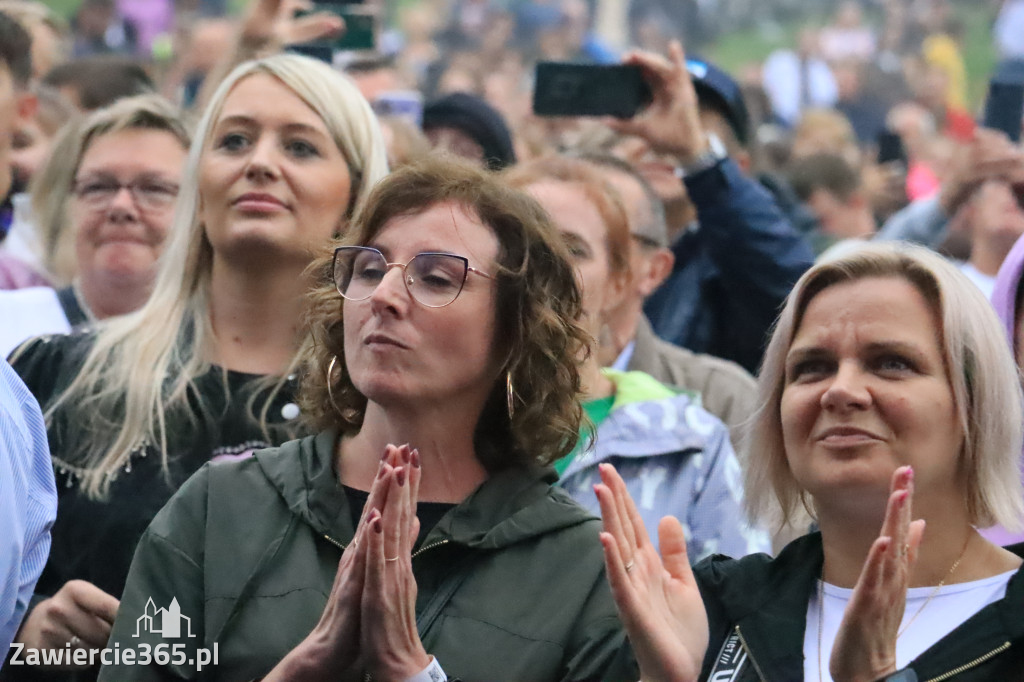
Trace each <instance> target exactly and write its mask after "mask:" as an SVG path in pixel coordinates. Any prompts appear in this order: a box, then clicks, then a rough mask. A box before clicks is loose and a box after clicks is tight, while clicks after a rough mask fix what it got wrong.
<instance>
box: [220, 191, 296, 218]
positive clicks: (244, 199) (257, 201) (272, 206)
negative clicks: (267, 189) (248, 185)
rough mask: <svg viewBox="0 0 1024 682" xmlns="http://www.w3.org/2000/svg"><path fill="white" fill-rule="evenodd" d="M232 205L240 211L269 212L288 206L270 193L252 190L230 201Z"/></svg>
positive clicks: (281, 209)
mask: <svg viewBox="0 0 1024 682" xmlns="http://www.w3.org/2000/svg"><path fill="white" fill-rule="evenodd" d="M232 205H233V206H234V207H235V208H237V209H238V210H240V211H251V212H254V213H271V212H274V211H283V210H285V209H286V208H288V207H287V206H285V203H284V202H283V201H281V200H280V199H278V198H277V197H275V196H273V195H271V194H262V193H253V192H250V193H247V194H243V195H242V196H240V197H238V198H237V199H235V200H234V201H233V202H232Z"/></svg>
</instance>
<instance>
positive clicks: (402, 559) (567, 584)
mask: <svg viewBox="0 0 1024 682" xmlns="http://www.w3.org/2000/svg"><path fill="white" fill-rule="evenodd" d="M339 244H340V245H338V246H337V247H336V248H335V249H334V250H333V253H331V254H325V255H324V256H323V257H321V258H320V259H319V260H318V261H316V262H315V263H314V265H313V268H314V274H315V275H316V277H317V280H318V282H319V287H318V288H317V289H316V290H315V291H314V292H313V293H312V294H311V312H310V316H309V319H310V324H311V330H312V341H311V343H310V347H309V358H310V363H309V372H308V374H307V375H306V377H305V379H304V386H303V389H302V393H303V403H304V412H305V414H307V415H310V416H311V417H312V418H313V420H314V422H315V425H316V426H317V427H319V429H321V432H320V434H319V435H316V436H312V437H309V438H306V439H303V440H298V441H292V442H290V443H288V444H286V445H284V446H282V447H280V448H272V449H268V450H263V451H260V452H257V453H256V455H255V457H253V458H251V459H249V460H244V461H239V462H232V463H221V464H215V465H210V466H206V467H204V468H203V469H202V470H201V471H200V472H199V473H198V474H197V475H196V476H194V477H193V478H192V479H191V480H190V481H189V482H188V483H187V484H186V485H185V486H184V487H183V488H182V489H181V491H180V493H179V494H178V495H177V496H176V497H175V498H174V499H172V500H171V502H170V503H169V504H168V506H167V507H165V508H164V509H163V510H162V511H161V512H160V514H159V515H158V516H157V518H156V519H155V520H154V522H153V524H152V525H151V526H150V528H149V529H148V531H147V532H146V535H145V536H144V538H143V540H142V542H141V544H140V545H139V549H138V552H137V553H136V556H135V561H134V563H133V566H132V569H131V574H130V576H129V579H128V585H127V587H126V589H125V595H124V600H123V602H122V606H121V610H120V613H119V617H118V620H117V622H116V623H115V625H114V630H113V634H112V638H111V643H110V644H109V646H111V647H116V646H117V645H118V644H119V645H120V646H121V647H132V648H138V647H139V643H140V641H141V642H142V643H151V644H152V645H154V646H155V645H158V644H169V645H171V647H173V648H174V650H175V651H178V648H177V647H178V646H179V645H181V650H182V651H183V653H182V656H181V659H180V660H181V661H182V662H181V664H178V663H177V662H176V661H172V662H170V663H167V664H166V665H158V666H156V668H154V667H148V668H142V667H137V666H136V667H131V666H122V667H118V666H109V667H105V668H104V671H103V673H102V674H101V679H111V680H112V679H117V680H138V679H147V680H148V679H171V678H173V679H194V678H197V677H199V676H200V675H201V671H200V669H199V668H198V667H197V666H196V665H194V664H191V663H186V662H187V661H198V660H199V657H200V656H202V655H203V654H202V652H200V651H199V649H208V650H211V651H216V652H217V655H218V665H217V667H216V668H214V669H213V672H212V674H213V676H214V677H216V678H218V679H252V678H263V679H265V680H281V679H287V680H326V679H331V680H347V679H363V675H364V674H370V675H372V676H373V677H374V678H375V679H380V680H405V679H424V680H438V679H444V672H441V670H440V668H441V667H443V670H444V671H445V672H447V673H448V674H449V675H452V676H453V677H458V678H461V679H463V680H510V681H511V680H531V681H536V682H543V681H545V680H585V679H597V678H600V677H606V679H623V680H625V679H630V675H629V674H628V673H623V674H622V675H619V674H618V673H616V672H615V671H614V669H615V668H616V664H615V659H617V656H618V655H619V654H618V653H617V652H621V650H622V648H623V645H624V638H623V635H622V629H621V625H620V624H619V622H618V619H617V618H616V615H615V607H614V604H613V602H612V599H611V595H610V592H609V589H608V586H607V583H606V580H605V576H604V570H603V567H602V560H601V552H600V545H599V543H598V542H597V534H598V523H597V521H596V520H595V519H594V518H593V517H591V516H590V515H588V514H587V513H586V512H585V511H583V509H582V508H580V507H578V506H577V505H576V504H575V503H574V502H572V500H571V499H570V498H569V497H568V495H566V494H565V493H564V492H563V491H561V490H560V489H557V488H554V487H552V483H553V482H554V480H555V475H554V472H553V471H552V470H551V469H550V468H548V466H547V465H549V464H550V463H551V462H553V461H555V460H557V459H558V458H560V457H562V456H563V455H565V454H566V453H567V452H569V450H570V449H571V448H572V447H573V444H574V443H575V440H576V436H577V433H578V428H579V423H580V420H581V418H582V416H581V414H582V413H581V408H580V404H579V391H580V377H579V362H580V360H581V358H582V357H583V356H584V354H585V353H586V342H587V340H588V337H587V334H586V332H584V331H583V329H582V328H581V327H580V326H579V322H578V320H579V317H580V313H581V300H580V293H579V290H578V288H577V285H576V280H575V277H574V273H573V269H572V266H571V265H570V262H569V259H568V254H567V253H566V250H565V246H564V245H563V243H562V240H561V239H560V237H559V236H558V233H557V232H556V231H555V229H554V228H553V226H552V225H551V223H550V222H549V219H548V217H547V216H546V214H545V213H544V211H543V210H542V209H541V207H540V206H539V205H538V204H537V203H536V202H535V201H533V200H532V199H530V198H529V197H528V196H526V195H525V194H522V193H520V192H518V191H516V190H514V189H511V188H509V187H507V186H506V185H504V184H503V183H502V181H501V180H500V179H496V178H494V177H491V176H488V175H487V174H486V173H484V172H483V171H480V170H476V169H472V168H469V167H467V166H465V165H461V164H456V163H454V162H451V161H443V160H436V159H433V160H425V161H423V162H421V163H419V164H414V165H412V166H409V167H406V168H403V169H401V170H399V171H397V172H396V173H394V174H392V175H391V176H389V177H388V178H386V179H385V180H383V181H382V182H381V183H380V184H379V185H378V186H377V187H376V189H375V190H374V191H373V193H372V194H371V196H370V199H369V201H368V203H367V205H366V206H365V207H364V209H363V210H361V211H360V212H359V213H358V214H357V215H356V217H355V218H354V220H353V221H352V223H351V226H350V230H349V232H348V233H347V234H346V235H345V237H344V238H343V240H342V241H341V242H340V243H339ZM396 444H402V445H396ZM382 454H383V457H382ZM339 559H340V563H339ZM150 599H152V600H153V603H154V604H155V605H156V606H157V607H163V606H165V605H166V604H170V603H171V602H172V599H176V602H175V604H176V605H177V606H178V607H180V613H181V615H183V616H187V617H188V618H190V619H191V621H190V624H191V632H192V633H194V634H195V635H196V637H195V638H188V637H187V636H185V635H187V633H185V632H184V630H183V632H182V634H183V637H182V638H181V639H180V640H175V639H171V640H168V638H167V637H166V636H164V637H160V636H159V634H149V633H145V632H142V633H139V628H138V623H137V619H138V618H139V617H140V616H143V615H144V613H150V612H151V611H152V609H150V610H147V609H146V605H147V601H148V600H150ZM143 630H145V628H143ZM136 634H139V635H140V636H141V637H142V639H141V640H139V639H136V638H135V635H136ZM435 656H436V658H434V657H435ZM609 675H610V677H607V676H609Z"/></svg>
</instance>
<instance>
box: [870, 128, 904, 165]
mask: <svg viewBox="0 0 1024 682" xmlns="http://www.w3.org/2000/svg"><path fill="white" fill-rule="evenodd" d="M877 144H878V163H879V164H885V163H893V162H899V163H902V164H903V165H904V166H906V165H907V150H906V149H904V147H903V138H902V137H900V136H899V134H898V133H894V132H892V131H891V130H883V131H882V132H880V133H878V139H877Z"/></svg>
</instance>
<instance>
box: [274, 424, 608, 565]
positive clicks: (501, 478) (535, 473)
mask: <svg viewBox="0 0 1024 682" xmlns="http://www.w3.org/2000/svg"><path fill="white" fill-rule="evenodd" d="M337 441H338V433H337V432H336V431H325V432H323V433H320V434H319V435H316V436H309V437H306V438H303V439H300V440H295V441H290V442H288V443H285V444H284V445H282V446H281V447H279V448H272V449H268V450H261V451H259V452H257V453H256V455H255V457H256V460H257V463H258V465H259V467H260V468H261V470H262V471H263V474H264V476H266V477H267V480H269V481H270V483H271V485H273V486H274V487H275V488H276V489H277V491H278V492H279V493H280V495H281V497H282V498H283V499H284V500H285V502H286V504H287V505H288V508H289V509H290V510H291V511H292V513H293V514H295V515H297V516H299V517H300V518H301V519H302V520H303V521H305V522H306V523H308V524H309V525H310V526H312V527H313V528H314V529H315V530H316V531H317V532H319V533H321V534H322V535H326V536H328V537H330V538H332V539H335V540H337V541H338V542H341V543H342V544H344V545H347V544H348V543H349V542H350V541H351V539H352V537H353V535H354V534H355V529H354V528H353V527H352V516H351V514H350V512H349V508H348V498H347V497H346V495H345V492H344V490H343V489H342V487H341V484H340V483H339V482H338V477H337V474H336V472H335V470H334V466H333V459H334V457H333V454H334V450H335V446H336V443H337ZM557 480H558V477H557V474H556V473H555V471H554V469H552V468H550V467H535V468H530V469H521V468H519V469H507V470H505V471H501V472H497V473H494V474H492V475H491V476H490V477H489V478H488V479H487V480H486V481H484V482H483V483H482V484H481V485H480V487H478V488H477V489H476V490H475V491H474V492H473V493H472V494H470V495H469V497H467V498H466V499H465V500H463V501H462V502H461V503H460V504H459V505H457V506H456V507H455V508H454V509H452V510H451V511H449V512H448V513H447V514H446V515H445V516H444V518H442V519H441V521H439V522H438V524H437V526H435V527H434V529H433V530H432V531H431V532H430V534H429V535H428V536H427V537H426V539H425V540H424V541H423V545H424V546H427V545H429V544H433V543H435V542H440V541H442V540H447V541H449V542H453V543H457V544H461V545H464V546H466V547H472V548H477V549H485V550H489V549H500V548H502V547H507V546H509V545H512V544H515V543H517V542H520V541H522V540H526V539H528V538H531V537H535V536H540V535H544V534H547V533H549V532H553V531H555V530H560V529H562V528H567V527H570V526H575V525H579V524H582V523H585V522H587V521H592V520H595V518H596V517H594V516H592V515H591V514H589V513H588V512H587V511H585V510H584V509H583V508H582V507H580V506H579V505H577V504H576V503H575V502H574V501H573V500H572V498H571V497H569V495H568V494H566V493H565V491H563V490H562V489H560V488H555V487H553V486H552V484H553V483H554V482H555V481H557Z"/></svg>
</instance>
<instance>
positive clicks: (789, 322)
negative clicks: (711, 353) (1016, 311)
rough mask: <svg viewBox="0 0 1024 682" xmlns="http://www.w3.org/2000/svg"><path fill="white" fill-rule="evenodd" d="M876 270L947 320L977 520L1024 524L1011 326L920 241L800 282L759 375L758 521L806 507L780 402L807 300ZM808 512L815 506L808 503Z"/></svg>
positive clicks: (753, 497)
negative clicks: (1007, 336)
mask: <svg viewBox="0 0 1024 682" xmlns="http://www.w3.org/2000/svg"><path fill="white" fill-rule="evenodd" d="M871 277H899V278H902V279H904V280H906V281H908V282H910V283H911V284H912V285H913V286H914V287H916V288H917V289H918V291H920V292H921V294H922V296H924V298H925V300H926V301H928V303H929V305H930V306H931V308H932V310H933V311H934V313H935V316H936V319H938V320H939V324H940V326H941V329H940V330H939V333H940V341H941V345H942V348H941V351H942V354H943V359H944V360H945V365H946V371H947V372H948V375H949V382H950V386H951V387H952V391H953V399H954V401H955V403H956V411H957V418H958V420H959V422H960V427H961V428H962V429H963V433H964V445H963V450H962V452H961V455H960V456H961V458H962V464H963V470H964V471H965V472H966V476H967V481H966V487H967V490H966V496H967V510H968V514H969V515H970V520H971V523H972V524H974V525H976V526H978V527H988V526H991V525H993V524H995V523H998V524H1000V525H1002V526H1004V527H1005V528H1008V529H1010V530H1017V529H1019V528H1021V526H1022V520H1024V488H1022V485H1021V471H1020V465H1019V461H1020V457H1021V442H1022V431H1024V407H1022V399H1021V385H1020V381H1019V378H1018V376H1019V375H1018V371H1017V367H1016V364H1015V363H1014V360H1013V357H1012V355H1011V353H1010V350H1009V346H1008V345H1007V343H1006V339H1005V338H1004V332H1003V329H1002V325H1001V324H1000V322H999V320H998V318H997V317H996V314H995V311H993V309H992V306H991V305H990V304H989V302H988V300H987V299H986V298H985V296H984V295H983V294H982V293H981V291H980V290H979V289H978V288H977V286H975V285H974V284H973V283H972V282H971V281H970V280H968V279H967V277H965V276H964V275H963V274H962V273H961V272H960V271H959V270H957V269H956V267H954V266H953V265H952V264H951V263H949V262H948V261H947V260H946V259H944V258H942V257H941V256H939V255H938V254H936V253H934V252H932V251H930V250H928V249H926V248H923V247H920V246H913V245H910V244H896V243H893V244H866V245H864V246H861V247H858V248H857V249H856V250H855V251H853V252H851V253H848V254H845V255H843V256H839V257H837V258H835V259H832V260H828V261H824V262H819V263H818V264H816V265H815V266H814V267H812V268H811V269H810V270H808V271H807V272H806V273H804V275H803V277H801V278H800V280H799V281H798V282H797V283H796V286H795V287H794V288H793V291H792V292H790V294H789V297H788V298H787V300H786V306H785V308H784V309H783V311H782V314H781V315H780V316H779V319H778V322H777V323H776V326H775V330H774V332H773V333H772V338H771V342H770V343H769V344H768V350H767V351H766V352H765V358H764V364H763V365H762V367H761V374H760V377H759V379H758V402H759V404H760V405H761V407H760V409H759V410H758V411H757V413H756V414H755V415H754V417H753V425H752V428H751V431H750V435H749V443H748V447H749V452H750V461H749V465H748V467H747V471H746V493H747V497H746V505H747V511H748V513H749V514H750V516H751V518H752V519H757V520H760V521H762V522H778V523H779V525H780V527H781V526H782V525H784V524H785V523H786V521H788V520H789V519H791V518H792V517H793V515H794V513H796V512H797V511H798V507H799V506H800V505H801V504H803V505H804V506H805V507H809V506H810V505H809V504H808V500H807V499H806V491H804V490H802V489H801V488H800V486H799V484H798V483H797V482H796V480H795V479H794V477H793V473H792V471H791V470H790V468H789V464H788V461H787V459H786V450H785V446H784V445H783V438H782V419H781V413H780V404H781V401H782V391H783V388H784V379H785V361H786V354H787V353H788V352H789V347H790V345H791V343H792V341H793V337H794V335H795V334H796V332H797V330H798V329H799V327H800V322H801V320H802V318H803V314H804V312H805V311H806V310H807V306H808V304H809V303H810V301H811V299H813V298H814V297H815V296H816V295H818V294H819V293H821V292H822V291H824V290H825V289H827V288H828V287H830V286H833V285H835V284H839V283H843V282H855V281H858V280H861V279H866V278H871ZM808 511H812V510H811V509H808Z"/></svg>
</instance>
